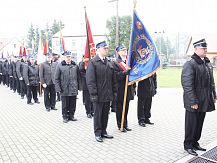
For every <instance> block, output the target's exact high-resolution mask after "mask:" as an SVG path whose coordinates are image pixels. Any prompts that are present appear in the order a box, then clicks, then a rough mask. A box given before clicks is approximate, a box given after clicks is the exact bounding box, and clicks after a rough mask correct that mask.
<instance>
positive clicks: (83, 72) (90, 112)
mask: <svg viewBox="0 0 217 163" xmlns="http://www.w3.org/2000/svg"><path fill="white" fill-rule="evenodd" d="M86 59H88V58H86ZM79 70H80V74H81V82H82V91H83V103H84V105H85V109H86V114H87V117H88V118H92V116H93V103H92V102H91V101H90V94H89V91H88V88H87V83H86V68H85V62H84V60H83V61H81V62H80V63H79Z"/></svg>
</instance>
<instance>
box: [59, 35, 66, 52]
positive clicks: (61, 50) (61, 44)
mask: <svg viewBox="0 0 217 163" xmlns="http://www.w3.org/2000/svg"><path fill="white" fill-rule="evenodd" d="M65 51H66V48H65V42H64V39H63V34H62V31H60V53H64V52H65Z"/></svg>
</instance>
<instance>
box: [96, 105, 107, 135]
mask: <svg viewBox="0 0 217 163" xmlns="http://www.w3.org/2000/svg"><path fill="white" fill-rule="evenodd" d="M93 108H94V133H95V136H101V135H102V134H107V131H106V128H107V125H108V114H109V110H110V102H93Z"/></svg>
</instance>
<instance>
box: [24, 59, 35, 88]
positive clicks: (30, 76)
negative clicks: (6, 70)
mask: <svg viewBox="0 0 217 163" xmlns="http://www.w3.org/2000/svg"><path fill="white" fill-rule="evenodd" d="M23 78H24V81H25V83H26V84H27V85H28V84H29V85H30V86H38V83H39V68H38V65H35V64H34V65H31V63H28V65H26V66H25V67H24V69H23Z"/></svg>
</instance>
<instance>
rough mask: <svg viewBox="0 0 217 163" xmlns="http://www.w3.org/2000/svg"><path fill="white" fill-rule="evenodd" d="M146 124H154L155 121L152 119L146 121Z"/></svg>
mask: <svg viewBox="0 0 217 163" xmlns="http://www.w3.org/2000/svg"><path fill="white" fill-rule="evenodd" d="M145 123H146V124H149V125H153V124H154V123H152V122H151V121H150V120H148V121H145Z"/></svg>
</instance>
